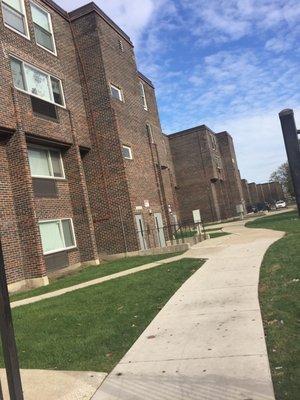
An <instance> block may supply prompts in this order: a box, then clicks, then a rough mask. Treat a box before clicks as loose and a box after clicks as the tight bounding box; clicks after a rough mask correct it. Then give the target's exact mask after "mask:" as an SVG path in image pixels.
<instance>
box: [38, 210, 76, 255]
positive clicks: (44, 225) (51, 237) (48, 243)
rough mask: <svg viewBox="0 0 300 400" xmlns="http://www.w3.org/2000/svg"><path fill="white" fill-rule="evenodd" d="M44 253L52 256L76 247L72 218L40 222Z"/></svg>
mask: <svg viewBox="0 0 300 400" xmlns="http://www.w3.org/2000/svg"><path fill="white" fill-rule="evenodd" d="M39 229H40V234H41V239H42V246H43V253H44V254H51V253H56V252H59V251H64V250H69V249H73V248H75V247H76V239H75V233H74V226H73V221H72V219H71V218H66V219H57V220H47V221H39Z"/></svg>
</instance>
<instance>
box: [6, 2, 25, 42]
mask: <svg viewBox="0 0 300 400" xmlns="http://www.w3.org/2000/svg"><path fill="white" fill-rule="evenodd" d="M2 12H3V20H4V24H5V26H7V27H8V28H10V29H12V30H13V31H15V32H17V33H19V34H20V35H22V36H25V37H27V38H28V37H29V33H28V26H27V20H26V13H25V7H24V0H2Z"/></svg>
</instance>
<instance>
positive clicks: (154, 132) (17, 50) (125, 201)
mask: <svg viewBox="0 0 300 400" xmlns="http://www.w3.org/2000/svg"><path fill="white" fill-rule="evenodd" d="M1 5H2V6H1V8H0V40H1V45H2V47H1V54H2V56H1V58H0V75H1V87H0V98H1V103H0V184H1V194H0V234H1V244H2V248H3V253H4V258H5V262H6V269H7V276H8V281H9V283H10V288H11V289H18V288H20V287H22V286H24V285H27V286H39V285H41V284H45V283H47V275H48V274H49V273H50V272H51V271H53V270H56V269H57V268H62V267H65V266H68V265H76V264H78V265H79V264H83V263H89V264H92V263H94V264H97V263H99V258H101V256H102V254H103V253H106V254H107V253H108V254H109V253H121V252H125V251H135V250H138V249H146V248H148V247H153V246H158V245H165V239H166V237H165V235H164V234H161V232H162V231H161V230H159V231H158V230H157V227H160V226H162V225H165V224H167V223H168V222H171V221H172V220H173V219H175V217H176V202H175V200H174V190H175V177H174V173H173V167H172V162H171V156H170V151H169V146H168V139H167V138H166V137H165V136H164V135H163V134H162V132H161V127H160V122H159V117H158V112H157V106H156V100H155V93H154V88H153V85H152V83H151V82H150V81H149V80H148V79H147V78H145V77H144V76H143V75H142V74H140V73H139V72H138V71H137V67H136V62H135V56H134V51H133V45H132V43H131V41H130V39H129V38H128V36H127V35H126V34H125V33H124V32H123V31H122V30H121V29H120V28H119V27H118V26H116V25H115V24H114V22H113V21H111V20H110V19H109V18H108V17H107V16H106V15H105V14H104V13H103V12H102V11H101V10H100V9H99V8H98V7H97V6H96V5H95V4H93V3H90V4H88V5H86V6H84V7H81V8H79V9H77V10H76V11H74V12H71V13H69V14H68V13H66V12H65V11H64V10H62V9H61V8H60V7H59V6H57V5H56V4H55V3H53V2H52V1H51V0H34V1H33V2H30V1H29V0H14V1H11V0H10V1H5V0H3V1H2V3H1ZM147 231H148V232H151V235H147V236H146V234H145V232H147Z"/></svg>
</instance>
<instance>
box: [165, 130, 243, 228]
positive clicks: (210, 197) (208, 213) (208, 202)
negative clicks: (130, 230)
mask: <svg viewBox="0 0 300 400" xmlns="http://www.w3.org/2000/svg"><path fill="white" fill-rule="evenodd" d="M169 139H170V149H171V154H172V157H173V162H174V168H175V175H176V181H177V185H178V186H177V191H176V193H177V199H178V206H179V211H180V218H181V220H182V221H191V220H192V211H193V210H196V209H200V211H201V216H202V219H203V221H204V222H210V221H218V220H221V219H226V218H231V217H234V216H237V206H238V205H241V204H243V202H244V200H243V194H242V185H241V179H240V174H239V170H238V167H237V161H236V156H235V151H234V146H233V141H232V138H231V136H230V135H229V134H228V133H227V132H221V133H218V134H215V133H214V132H213V131H212V130H211V129H209V128H208V127H207V126H205V125H201V126H198V127H195V128H191V129H187V130H185V131H181V132H177V133H174V134H171V135H169Z"/></svg>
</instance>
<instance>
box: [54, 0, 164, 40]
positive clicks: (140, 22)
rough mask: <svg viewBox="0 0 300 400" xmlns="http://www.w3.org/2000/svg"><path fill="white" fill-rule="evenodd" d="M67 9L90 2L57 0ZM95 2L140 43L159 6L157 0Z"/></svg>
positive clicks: (85, 0) (84, 0)
mask: <svg viewBox="0 0 300 400" xmlns="http://www.w3.org/2000/svg"><path fill="white" fill-rule="evenodd" d="M56 2H57V4H59V5H60V6H61V7H62V8H63V9H65V10H66V11H72V10H74V9H76V8H78V7H81V6H83V5H85V4H87V3H88V1H87V0H57V1H56ZM95 3H96V4H97V5H98V6H99V7H100V8H101V9H102V10H103V11H104V12H105V13H106V14H107V15H108V16H109V17H110V18H111V19H113V21H114V22H116V23H117V24H118V25H119V26H120V28H121V29H123V30H124V31H125V32H126V33H127V35H129V36H130V37H131V40H132V41H133V42H134V43H138V42H139V40H140V37H141V35H142V33H143V30H144V29H145V27H146V26H147V25H148V23H149V21H150V19H151V17H152V15H153V13H154V12H155V10H156V8H157V4H156V3H157V2H156V1H155V0H109V1H108V0H102V1H100V0H98V1H95Z"/></svg>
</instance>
